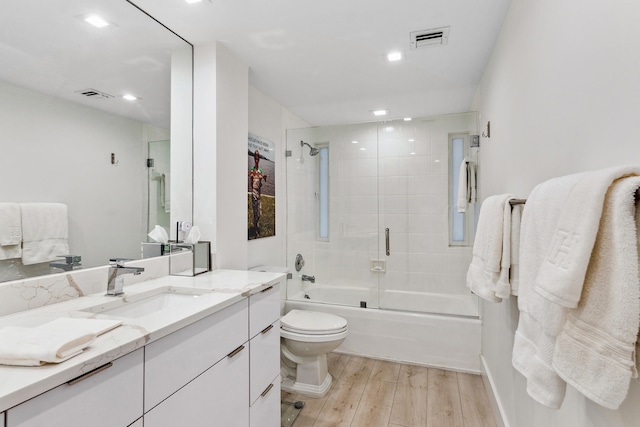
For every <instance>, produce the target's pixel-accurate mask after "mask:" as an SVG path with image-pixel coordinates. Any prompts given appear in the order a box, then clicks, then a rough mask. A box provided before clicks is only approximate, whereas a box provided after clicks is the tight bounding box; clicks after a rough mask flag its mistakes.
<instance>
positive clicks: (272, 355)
mask: <svg viewBox="0 0 640 427" xmlns="http://www.w3.org/2000/svg"><path fill="white" fill-rule="evenodd" d="M249 336H250V338H251V339H250V341H249V350H250V351H249V353H250V361H249V365H250V369H249V371H250V373H251V377H250V379H249V384H250V386H249V390H250V392H249V402H250V421H251V422H250V425H251V427H278V426H280V284H276V285H274V286H271V287H268V288H267V289H265V290H263V291H261V292H259V293H257V294H254V295H251V296H250V297H249Z"/></svg>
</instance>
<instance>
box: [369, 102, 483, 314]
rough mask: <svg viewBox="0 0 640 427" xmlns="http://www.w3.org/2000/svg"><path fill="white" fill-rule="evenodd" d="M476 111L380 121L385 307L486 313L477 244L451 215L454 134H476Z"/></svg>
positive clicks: (381, 276)
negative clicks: (456, 236) (470, 274)
mask: <svg viewBox="0 0 640 427" xmlns="http://www.w3.org/2000/svg"><path fill="white" fill-rule="evenodd" d="M474 117H475V114H474V113H467V114H455V115H447V116H438V117H434V118H429V119H425V120H418V119H414V120H411V121H404V120H398V121H392V122H385V123H380V124H379V125H378V134H379V137H378V140H379V149H378V172H379V173H378V175H379V176H378V182H379V212H380V228H379V232H380V238H379V242H380V247H381V251H380V253H379V258H380V259H381V260H384V263H383V264H384V270H385V271H384V272H381V273H380V274H379V297H378V298H379V306H380V308H384V309H390V310H403V311H414V312H425V313H445V314H454V315H463V316H477V315H478V310H477V298H476V297H475V296H473V295H472V294H471V293H470V292H469V290H468V289H467V288H466V270H467V266H468V265H469V263H470V261H471V247H470V246H469V245H468V244H466V243H467V242H463V244H456V242H452V241H451V237H450V221H449V218H450V214H451V206H452V204H453V203H452V196H451V194H450V191H449V190H450V172H451V171H452V170H453V169H452V165H451V164H450V163H451V161H450V159H451V156H450V146H451V139H452V137H453V136H456V137H458V138H467V139H468V134H469V131H470V130H473V129H475V119H474ZM465 144H467V145H468V143H466V139H465ZM467 151H468V148H467Z"/></svg>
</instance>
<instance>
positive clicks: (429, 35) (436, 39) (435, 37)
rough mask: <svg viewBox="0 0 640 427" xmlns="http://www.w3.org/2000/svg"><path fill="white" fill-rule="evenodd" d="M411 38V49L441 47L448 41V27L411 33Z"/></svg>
mask: <svg viewBox="0 0 640 427" xmlns="http://www.w3.org/2000/svg"><path fill="white" fill-rule="evenodd" d="M410 36H411V49H419V48H423V47H430V46H443V45H445V44H447V40H449V27H440V28H433V29H431V30H422V31H413V32H411V33H410Z"/></svg>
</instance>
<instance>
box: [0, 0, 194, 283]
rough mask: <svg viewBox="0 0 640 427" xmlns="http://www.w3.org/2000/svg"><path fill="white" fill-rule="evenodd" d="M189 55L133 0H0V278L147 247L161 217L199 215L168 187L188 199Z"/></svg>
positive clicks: (101, 261)
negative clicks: (25, 255) (143, 244)
mask: <svg viewBox="0 0 640 427" xmlns="http://www.w3.org/2000/svg"><path fill="white" fill-rule="evenodd" d="M96 16H98V17H99V18H100V19H101V20H102V21H99V20H97V18H96ZM96 23H97V25H96ZM191 55H192V46H191V45H190V44H189V43H187V42H186V41H184V40H183V39H181V38H180V37H178V36H177V35H175V34H173V33H172V32H171V31H169V30H167V29H166V28H165V27H163V26H162V25H161V24H160V23H158V22H157V21H155V20H154V19H152V18H151V17H149V16H147V15H146V14H145V13H144V12H143V11H141V10H139V9H138V8H137V7H136V6H135V5H133V4H132V3H130V2H128V1H126V0H50V1H46V2H42V1H39V0H19V1H18V0H10V1H4V2H2V5H1V6H0V63H1V64H2V66H1V67H0V129H1V131H0V148H1V149H2V153H3V155H2V156H0V177H1V178H2V191H1V192H0V211H2V212H0V281H7V280H15V279H18V278H22V277H30V276H35V275H42V274H50V273H58V272H61V271H63V270H65V269H71V268H78V267H79V264H81V268H88V267H94V266H99V265H105V264H107V263H108V261H109V259H110V258H114V257H120V258H133V259H135V258H140V257H141V242H146V241H147V240H148V237H147V233H149V231H150V230H152V229H153V228H154V227H155V225H156V224H159V225H161V226H163V227H165V228H166V229H167V231H168V232H170V228H171V227H169V224H170V222H171V221H172V217H173V216H174V215H175V212H176V211H177V212H179V214H180V215H179V219H180V220H191V216H190V214H191V213H190V211H188V210H184V209H181V206H179V205H178V206H176V203H175V201H174V200H172V197H171V195H172V194H175V193H176V192H177V193H179V195H180V199H179V201H180V203H179V204H184V205H186V206H191V201H190V197H191V187H190V186H191V181H190V179H189V178H190V175H191V172H190V171H191V159H190V152H191V63H192V60H191V57H192V56H191ZM172 102H173V103H174V104H177V105H178V106H179V108H178V109H177V111H176V110H175V105H174V107H173V108H174V110H172V106H171V104H172ZM172 111H174V112H173V113H172ZM180 146H182V148H184V149H181V150H179V151H181V152H186V153H189V154H188V155H186V156H182V157H181V158H178V159H177V160H176V159H172V158H171V157H172V156H171V152H172V151H175V150H177V149H178V148H177V147H180ZM172 168H174V169H173V172H175V169H176V168H179V171H180V173H172ZM183 176H184V177H186V178H185V179H182V177H183ZM186 194H188V195H189V196H188V198H189V200H188V201H187V202H186V203H185V202H184V201H185V195H186ZM172 202H173V203H172ZM16 205H17V206H18V207H22V206H26V207H28V209H27V211H30V212H31V211H35V214H34V215H35V217H34V216H31V217H30V218H29V219H27V220H26V223H27V224H26V225H25V224H23V221H22V218H21V217H18V218H17V220H16V217H15V215H14V216H12V215H13V214H12V215H5V212H14V211H13V210H12V208H13V207H15V206H16ZM61 207H64V208H62V210H59V209H58V210H56V209H57V208H61ZM54 208H56V209H54ZM3 209H4V210H3ZM52 209H53V210H52ZM61 211H65V212H62V213H60V212H61ZM19 212H20V215H22V210H21V209H20V210H19ZM51 212H56V215H58V214H60V215H62V216H60V217H57V218H59V221H51V219H52V218H53V217H52V216H51V215H52V214H51ZM65 219H66V228H65V226H64V225H61V224H63V223H64V222H65V221H64V220H65ZM23 226H26V227H27V229H24V227H23ZM18 232H20V233H21V234H20V237H16V235H17V234H16V233H18ZM5 237H7V239H5ZM16 238H17V239H22V240H23V242H22V243H20V244H19V245H18V246H16V245H15V243H16V242H15V241H12V239H13V240H15V239H16ZM25 238H26V239H27V240H29V244H28V245H27V246H28V247H29V249H28V252H29V255H28V262H23V261H24V260H23V253H22V250H23V249H24V245H25V243H24V239H25ZM65 245H66V246H65ZM67 248H68V253H59V252H62V251H64V250H65V249H67ZM34 252H35V256H34ZM58 255H60V256H62V255H75V256H76V257H71V258H67V259H65V258H56V257H57V256H58ZM77 256H80V257H81V261H78V259H77ZM52 258H53V259H52ZM68 259H70V260H71V261H70V262H71V263H72V264H74V265H72V266H70V267H69V268H64V264H68V263H67V260H68ZM52 261H53V262H54V264H55V265H57V266H58V267H57V268H56V267H51V266H50V265H49V264H50V262H52ZM61 267H62V268H61Z"/></svg>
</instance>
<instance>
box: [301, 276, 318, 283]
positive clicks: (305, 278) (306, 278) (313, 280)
mask: <svg viewBox="0 0 640 427" xmlns="http://www.w3.org/2000/svg"><path fill="white" fill-rule="evenodd" d="M302 281H303V282H304V281H307V282H311V283H316V276H307V275H306V274H303V275H302Z"/></svg>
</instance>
